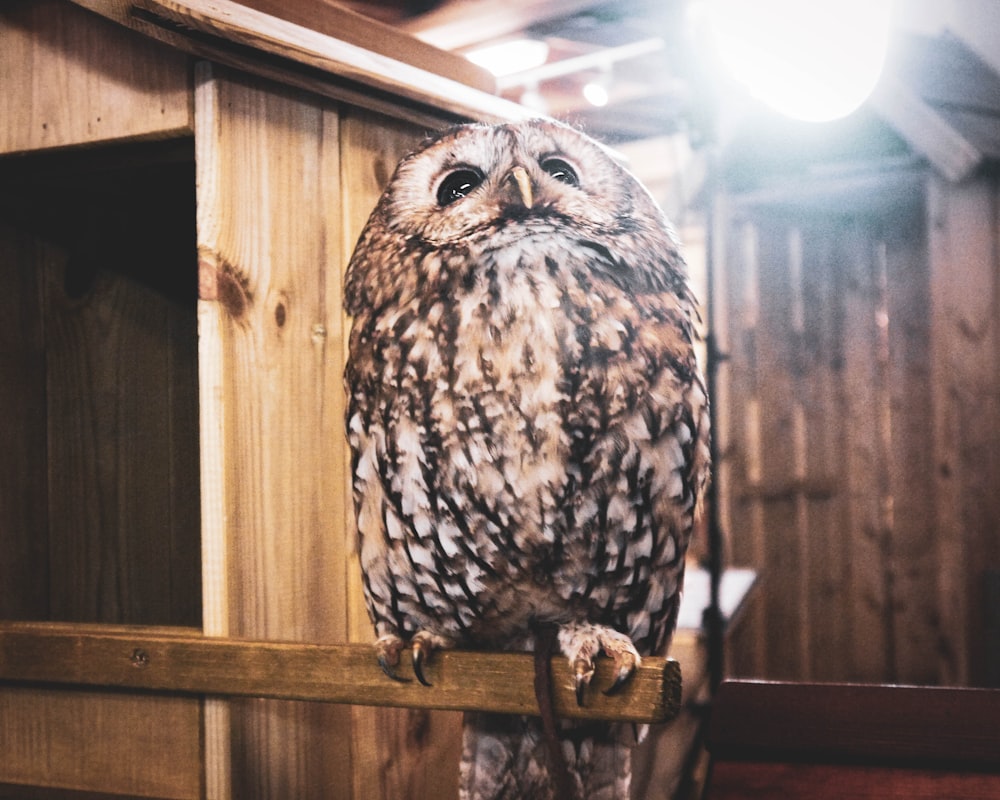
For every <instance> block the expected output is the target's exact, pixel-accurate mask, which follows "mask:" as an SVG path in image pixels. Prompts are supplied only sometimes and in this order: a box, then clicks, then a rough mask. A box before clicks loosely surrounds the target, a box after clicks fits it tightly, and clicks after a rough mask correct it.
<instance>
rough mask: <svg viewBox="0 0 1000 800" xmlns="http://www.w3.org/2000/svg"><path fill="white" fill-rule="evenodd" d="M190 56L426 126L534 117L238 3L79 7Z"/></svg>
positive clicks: (92, 3) (174, 0)
mask: <svg viewBox="0 0 1000 800" xmlns="http://www.w3.org/2000/svg"><path fill="white" fill-rule="evenodd" d="M73 2H75V3H77V4H78V5H82V6H85V7H87V8H90V9H92V10H93V11H96V12H97V13H99V14H102V15H104V16H106V17H108V18H109V19H113V20H115V21H116V22H119V23H121V24H122V25H125V26H127V27H130V28H132V29H134V30H137V31H139V32H141V33H144V34H146V35H148V36H152V37H153V38H155V39H158V40H160V41H163V42H166V43H168V44H170V45H172V46H174V47H176V48H178V49H180V50H182V51H183V52H187V53H191V54H193V55H197V56H199V57H203V58H210V59H212V60H213V61H216V62H218V63H221V64H226V65H228V66H231V67H236V68H238V69H240V70H243V71H246V72H248V73H250V74H254V75H259V76H262V77H265V78H269V79H272V80H277V81H280V82H282V83H286V84H288V85H290V86H295V87H298V88H303V89H308V90H309V91H312V92H315V93H317V94H320V95H323V96H325V97H329V98H331V99H335V100H340V101H344V102H348V103H351V104H352V105H357V106H359V107H362V108H367V109H370V110H374V111H379V112H381V113H386V114H390V115H393V116H401V117H405V118H409V119H411V120H416V121H418V122H419V123H421V124H426V123H427V122H428V121H429V120H432V119H438V120H440V119H442V118H444V117H447V118H448V119H450V120H453V121H454V120H459V119H466V120H467V119H487V120H506V119H524V118H527V117H530V116H535V113H533V112H531V111H529V110H528V109H525V108H523V107H521V106H518V105H516V104H515V103H511V102H510V101H507V100H503V99H501V98H499V97H496V96H495V95H492V94H487V93H485V92H482V91H480V90H478V89H474V88H471V87H469V86H466V85H465V84H463V83H460V82H459V81H456V80H453V79H451V78H448V77H442V76H440V75H437V74H435V73H434V72H432V71H428V70H426V69H421V68H419V67H416V66H412V65H410V64H408V63H405V62H404V61H402V60H400V56H405V51H406V50H407V48H400V50H399V52H397V53H396V55H395V57H389V56H386V55H381V54H379V53H377V52H370V51H369V50H366V49H364V48H363V47H360V46H358V45H357V44H353V43H351V42H349V41H342V40H341V39H340V38H334V37H332V36H329V35H326V34H324V33H319V32H317V31H315V30H312V29H310V28H307V27H303V26H301V25H296V24H294V23H292V22H288V21H286V20H284V19H279V18H278V17H273V16H270V15H269V14H263V13H261V12H260V11H258V10H256V9H253V8H247V7H246V6H245V5H242V4H240V3H237V2H231V0H132V2H122V0H73Z"/></svg>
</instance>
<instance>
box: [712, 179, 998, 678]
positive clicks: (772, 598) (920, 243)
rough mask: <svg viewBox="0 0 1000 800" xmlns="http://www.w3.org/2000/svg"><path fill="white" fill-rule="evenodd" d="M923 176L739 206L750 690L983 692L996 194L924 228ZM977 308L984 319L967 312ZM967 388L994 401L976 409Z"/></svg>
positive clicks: (792, 190) (791, 186)
mask: <svg viewBox="0 0 1000 800" xmlns="http://www.w3.org/2000/svg"><path fill="white" fill-rule="evenodd" d="M927 179H928V173H919V172H918V171H910V170H903V171H900V172H889V173H885V174H872V175H870V176H868V177H867V181H868V183H867V184H861V183H851V184H849V185H848V184H845V185H842V186H841V185H838V184H837V182H836V181H833V180H831V181H830V185H829V186H828V187H827V188H826V189H824V188H823V187H822V186H820V185H817V184H811V185H809V186H805V185H804V184H800V183H798V182H796V181H789V182H787V183H786V184H783V185H782V187H781V188H780V189H771V190H768V191H761V192H760V193H758V194H753V193H748V194H746V195H744V196H733V197H730V198H728V201H727V208H726V215H725V217H724V219H725V222H724V231H725V233H724V239H725V242H724V243H725V249H724V253H725V259H726V265H725V270H724V278H725V282H726V286H725V290H724V291H723V292H721V293H720V297H722V298H723V299H724V302H725V303H726V308H725V309H724V310H720V311H719V314H720V315H722V316H724V317H726V318H727V319H728V330H727V331H726V334H727V337H728V340H727V341H725V342H723V349H724V350H726V351H728V352H729V353H730V354H731V358H730V359H729V361H728V362H727V364H726V368H725V371H724V374H725V382H726V386H725V398H726V402H727V404H728V405H729V407H730V409H731V411H730V413H729V414H728V415H725V416H724V418H723V419H724V424H725V426H726V429H725V430H724V431H723V432H721V433H720V436H721V438H722V439H723V441H725V443H726V446H725V448H724V449H723V451H722V452H723V458H724V463H723V464H722V465H721V466H720V467H719V469H720V472H721V473H722V474H724V475H725V481H724V484H723V496H724V502H725V503H726V504H727V509H728V510H727V514H726V516H727V518H728V519H729V521H730V525H731V526H733V529H732V531H731V543H732V553H733V560H734V563H737V564H747V565H752V566H755V567H757V568H759V569H760V570H761V571H762V593H761V598H760V600H761V602H760V603H759V605H758V606H757V607H756V608H751V609H750V615H749V619H748V624H747V625H746V626H745V627H743V628H742V629H741V630H739V631H738V632H737V633H736V635H735V637H734V639H733V642H732V647H731V652H732V653H733V656H734V659H733V668H734V670H735V674H737V675H741V676H755V677H766V678H771V679H799V680H817V679H822V680H840V681H844V680H847V681H876V682H878V681H882V682H906V683H931V684H936V683H940V682H942V681H949V682H958V683H967V682H969V681H970V680H977V681H984V680H987V678H986V677H985V673H984V671H983V667H982V666H981V665H982V663H983V661H984V658H985V656H984V655H983V650H982V649H981V648H980V645H979V644H978V643H977V642H978V641H981V640H982V638H983V637H982V636H978V637H977V635H976V631H979V630H981V629H982V626H983V624H984V620H983V618H982V617H978V616H977V615H978V613H979V611H978V609H981V608H982V607H983V602H984V601H983V588H982V587H983V580H984V572H985V570H988V569H991V568H996V565H997V563H998V550H1000V546H998V541H1000V540H998V539H997V536H996V525H995V520H996V519H997V517H998V514H1000V509H998V507H997V505H996V501H995V500H994V499H992V495H991V496H990V497H989V498H987V497H986V492H985V488H984V487H985V486H986V485H987V483H990V484H991V485H995V483H996V481H997V480H998V479H1000V476H998V465H997V462H998V459H997V458H996V457H995V453H996V452H997V450H996V445H997V438H996V433H995V426H996V424H997V419H998V417H997V404H996V403H995V402H994V401H993V400H992V399H988V398H995V397H996V394H995V389H996V383H995V376H996V374H997V357H998V356H997V353H998V347H997V338H996V334H995V331H996V323H995V320H994V319H993V318H992V317H993V316H995V315H993V313H992V312H990V311H986V310H985V308H984V307H983V305H982V303H983V302H989V303H992V302H993V299H992V298H995V297H996V296H997V295H996V292H997V289H996V281H995V278H994V277H993V275H994V273H995V269H994V268H993V265H995V255H993V254H994V253H995V242H994V238H995V234H994V233H991V231H993V223H992V222H990V221H989V220H992V219H993V217H995V215H996V213H995V196H996V195H995V194H994V192H995V183H994V182H993V181H992V180H984V182H983V183H982V184H979V186H978V188H977V187H976V185H975V184H974V183H967V184H963V185H962V187H961V188H958V187H954V188H953V189H950V190H949V193H950V194H951V198H950V199H949V200H948V201H947V203H948V204H951V203H954V204H955V206H954V212H953V213H954V216H952V212H948V211H947V210H946V208H947V206H945V205H941V202H942V201H943V197H939V199H938V200H937V201H934V202H935V205H936V207H937V208H938V209H939V212H935V215H934V216H932V217H931V218H929V219H925V217H926V216H927V214H928V211H927V207H926V206H925V200H926V197H927V195H926V194H925V181H926V180H927ZM865 186H867V188H864V187H865ZM977 193H978V195H979V196H978V197H973V196H974V195H976V194H977ZM959 198H965V199H962V200H960V199H959ZM960 208H961V210H959V209H960ZM976 209H978V211H976ZM959 220H963V221H964V222H959ZM967 220H976V221H975V222H969V221H967ZM952 225H954V226H955V229H954V233H952V232H950V231H949V227H950V226H952ZM929 247H930V248H931V249H930V253H931V255H928V248H929ZM948 251H950V254H948ZM966 252H968V255H966ZM935 253H936V255H935ZM932 258H933V259H936V260H937V261H936V263H937V264H938V266H936V267H932V266H931V262H930V259H932ZM946 265H947V266H946ZM984 265H989V266H984ZM933 270H939V271H937V272H934V271H933ZM966 295H967V296H968V297H970V298H971V297H975V298H977V299H978V300H979V301H980V304H979V306H978V307H977V312H976V314H975V317H976V319H977V323H976V324H975V325H965V324H964V323H963V322H962V319H963V317H962V314H963V313H964V312H962V311H959V312H957V315H956V311H955V310H957V309H960V308H962V307H963V306H962V303H961V301H960V300H959V298H960V297H962V296H966ZM982 298H990V300H989V301H983V300H982ZM945 308H948V309H949V311H945ZM990 308H994V306H990ZM935 310H939V311H940V313H939V314H937V315H935V313H934V312H935ZM949 318H950V319H951V320H952V321H947V320H949ZM937 326H940V327H937ZM971 330H975V331H976V334H974V335H972V336H970V335H969V331H971ZM966 359H968V360H967V361H966ZM959 373H961V374H962V375H963V377H962V378H957V377H956V376H957V375H958V374H959ZM969 385H975V386H977V387H978V388H977V391H976V394H977V400H976V401H975V402H974V403H973V404H971V405H970V406H969V407H968V409H967V410H966V411H964V412H960V411H958V406H959V405H961V403H956V399H957V398H963V397H965V396H966V394H965V393H966V389H965V387H966V386H969ZM987 387H989V388H987ZM972 408H974V409H975V410H971V409H972ZM963 414H964V417H963V416H962V415H963ZM959 419H963V420H964V422H963V423H961V424H960V423H959V422H958V420H959ZM968 425H973V426H975V430H977V431H978V433H976V434H975V435H974V436H973V437H971V438H969V437H967V436H966V434H965V433H964V431H967V430H969V428H968V427H967V426H968ZM963 462H964V463H965V464H966V465H967V466H966V467H965V468H964V469H962V470H961V477H958V475H957V473H956V472H955V471H954V470H955V468H954V465H955V464H960V463H963ZM973 465H974V466H973ZM973 486H977V487H979V488H977V489H972V487H973ZM967 491H968V492H969V493H968V494H966V492H967ZM972 508H975V509H976V510H977V511H976V513H975V514H973V515H972V516H973V517H974V519H973V518H972V517H970V516H969V513H968V509H972ZM980 510H982V511H983V513H982V514H979V511H980ZM987 520H993V523H992V526H991V523H989V522H988V521H987ZM970 530H976V531H978V532H980V533H977V534H976V535H970V533H969V531H970ZM942 569H944V570H945V571H944V572H942ZM945 619H947V620H948V622H947V623H945V621H944V620H945ZM953 645H954V646H953ZM974 663H978V664H980V666H979V667H978V672H977V668H976V667H973V666H972V665H973V664H974Z"/></svg>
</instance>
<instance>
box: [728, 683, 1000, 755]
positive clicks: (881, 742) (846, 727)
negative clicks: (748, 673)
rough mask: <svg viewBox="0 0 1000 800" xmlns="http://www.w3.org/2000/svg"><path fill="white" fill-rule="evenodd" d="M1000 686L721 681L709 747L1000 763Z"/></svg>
mask: <svg viewBox="0 0 1000 800" xmlns="http://www.w3.org/2000/svg"><path fill="white" fill-rule="evenodd" d="M998 715H1000V690H992V689H955V688H932V687H914V686H885V685H861V684H809V683H768V682H756V681H730V682H724V683H723V684H722V686H721V688H720V690H719V692H718V694H717V696H716V701H715V702H714V704H713V709H712V719H711V723H710V726H709V731H708V745H709V749H710V750H711V752H712V754H713V755H714V756H715V757H716V758H719V759H724V760H726V759H740V760H748V759H749V760H769V761H809V760H821V761H828V762H858V761H861V762H864V763H869V764H882V765H890V764H891V765H909V766H918V767H926V768H932V767H933V768H948V769H956V768H959V767H964V768H966V769H969V770H989V771H998V770H1000V728H998V727H997V725H996V720H997V718H998Z"/></svg>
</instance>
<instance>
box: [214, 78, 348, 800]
mask: <svg viewBox="0 0 1000 800" xmlns="http://www.w3.org/2000/svg"><path fill="white" fill-rule="evenodd" d="M196 123H197V125H196V146H197V163H198V186H199V198H198V214H199V217H198V230H199V252H200V258H201V266H200V271H201V278H200V287H201V288H200V294H201V301H200V310H199V329H200V355H201V359H200V369H201V386H202V396H201V402H202V424H203V436H204V437H205V438H203V451H202V487H203V488H202V491H203V495H204V498H205V499H204V508H205V509H206V518H205V522H204V524H205V529H204V531H203V538H204V540H205V553H206V562H205V565H204V569H205V596H206V609H205V631H206V633H211V634H231V635H239V636H247V637H255V638H271V639H285V640H298V641H314V642H342V641H346V639H347V614H346V609H347V605H348V603H347V577H346V569H347V566H346V564H347V555H346V553H347V547H348V539H347V536H346V534H345V531H344V530H343V520H344V519H345V518H346V516H347V511H346V506H345V504H346V502H347V498H346V496H345V486H346V477H345V474H344V467H345V463H346V452H345V448H346V444H345V442H344V434H343V414H342V410H343V399H342V398H343V388H342V386H341V374H342V366H343V365H342V354H343V344H342V338H343V333H342V313H341V310H340V306H339V303H338V300H337V298H338V296H339V280H340V278H339V275H340V263H341V258H342V252H343V247H342V244H341V238H340V236H341V234H340V218H341V209H340V206H339V202H338V197H339V196H340V176H339V169H340V149H339V131H338V127H339V117H338V113H337V109H336V108H335V107H330V106H329V105H324V104H321V103H320V102H318V101H317V100H315V99H314V98H311V97H308V96H305V95H300V94H296V93H292V92H285V91H278V90H273V91H272V90H271V89H270V88H255V87H252V86H250V85H249V84H247V83H244V82H241V81H239V80H238V79H232V78H229V77H221V78H220V77H215V76H212V75H210V74H207V73H206V74H202V75H201V76H200V78H199V86H198V88H197V109H196ZM231 711H232V754H231V770H232V774H231V791H232V793H233V795H234V796H237V797H240V798H253V797H296V798H303V800H305V799H306V798H310V797H324V796H326V793H327V792H328V791H329V787H330V786H337V785H340V786H344V785H349V784H350V781H351V775H350V764H351V739H352V736H351V734H350V731H351V714H350V710H349V709H348V708H346V707H340V706H331V705H303V704H289V703H283V702H279V701H248V702H240V703H234V704H233V706H232V709H231ZM206 735H207V737H208V739H209V740H210V741H217V736H218V731H217V730H215V731H213V730H211V729H210V730H209V731H208V732H207V734H206ZM220 759H227V760H228V758H227V756H226V754H225V753H218V754H215V755H212V756H211V757H210V760H209V763H208V764H207V770H208V782H209V794H210V796H212V794H213V792H215V791H219V792H224V791H228V784H229V777H228V775H227V773H228V771H229V764H227V763H221V762H220ZM217 787H218V788H217Z"/></svg>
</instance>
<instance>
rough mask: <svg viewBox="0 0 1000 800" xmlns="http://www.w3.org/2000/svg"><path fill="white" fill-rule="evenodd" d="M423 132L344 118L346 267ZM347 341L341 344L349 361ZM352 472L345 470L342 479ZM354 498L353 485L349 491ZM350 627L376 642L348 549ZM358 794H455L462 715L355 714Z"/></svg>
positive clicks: (363, 117) (358, 114)
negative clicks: (394, 175) (399, 164)
mask: <svg viewBox="0 0 1000 800" xmlns="http://www.w3.org/2000/svg"><path fill="white" fill-rule="evenodd" d="M423 133H424V131H421V130H419V129H417V130H415V129H414V127H413V126H412V125H409V124H405V123H400V122H396V121H393V120H390V119H387V118H385V117H382V116H380V115H377V114H372V113H368V112H364V111H360V110H356V109H352V110H350V111H349V112H348V113H347V114H345V118H344V121H343V128H342V136H343V138H342V149H343V157H342V164H343V170H344V172H343V179H344V183H343V195H342V197H343V226H344V238H343V246H344V251H343V259H344V260H343V264H344V265H345V266H346V264H347V259H348V258H349V257H350V254H351V252H352V251H353V249H354V244H355V242H356V241H357V238H358V236H359V235H360V234H361V229H362V227H363V226H364V224H365V222H366V221H367V219H368V215H369V214H370V213H371V210H372V208H374V206H375V203H376V201H377V200H378V198H379V196H380V195H381V193H382V190H383V188H384V187H385V185H386V183H388V181H389V178H390V176H391V175H392V173H393V170H394V169H395V167H396V163H397V162H398V161H399V159H400V158H401V157H402V156H403V155H405V154H406V153H407V152H409V151H410V150H412V149H413V148H414V147H415V146H416V144H417V143H418V142H419V141H420V139H421V138H422V136H423ZM346 345H347V342H346V339H345V340H344V342H343V346H344V353H345V355H346ZM346 478H347V473H346V471H345V479H346ZM346 491H347V493H348V496H350V488H349V486H348V487H347V488H346ZM345 511H346V512H347V518H346V520H345V530H347V531H349V532H350V534H349V535H350V536H351V540H352V543H353V537H354V514H353V507H352V505H351V504H348V505H347V507H346V508H345ZM348 582H349V586H350V591H349V595H348V603H349V607H348V621H349V625H350V638H351V641H358V642H370V641H372V640H373V638H374V632H373V629H372V625H371V621H370V620H369V619H368V613H367V611H366V610H365V606H364V597H363V591H362V586H361V568H360V565H359V563H358V558H357V552H356V550H355V549H353V547H352V550H351V553H350V563H349V567H348ZM353 720H354V725H355V738H354V747H355V749H354V757H355V770H354V786H353V789H354V796H355V797H358V798H362V797H377V798H387V800H388V798H395V797H440V798H452V797H456V796H457V794H458V760H459V754H460V752H461V717H460V715H458V714H454V713H449V712H443V711H435V712H423V711H421V712H412V711H408V710H404V709H368V708H356V709H354V710H353Z"/></svg>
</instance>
